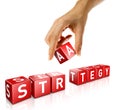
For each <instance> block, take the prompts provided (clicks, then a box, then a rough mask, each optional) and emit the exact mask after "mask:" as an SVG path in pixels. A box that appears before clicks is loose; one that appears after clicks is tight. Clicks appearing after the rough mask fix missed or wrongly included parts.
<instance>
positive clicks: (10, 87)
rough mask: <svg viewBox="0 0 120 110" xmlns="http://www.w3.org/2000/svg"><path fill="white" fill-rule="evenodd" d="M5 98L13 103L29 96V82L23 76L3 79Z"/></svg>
mask: <svg viewBox="0 0 120 110" xmlns="http://www.w3.org/2000/svg"><path fill="white" fill-rule="evenodd" d="M5 87H6V98H7V99H8V100H9V101H10V102H11V103H13V104H15V103H17V102H20V101H23V100H25V99H28V98H30V97H31V82H30V80H29V79H27V78H25V77H24V76H20V77H15V78H11V79H7V80H5Z"/></svg>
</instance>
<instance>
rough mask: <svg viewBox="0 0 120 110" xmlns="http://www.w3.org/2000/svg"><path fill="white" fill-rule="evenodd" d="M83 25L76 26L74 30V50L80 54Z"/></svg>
mask: <svg viewBox="0 0 120 110" xmlns="http://www.w3.org/2000/svg"><path fill="white" fill-rule="evenodd" d="M83 32H84V26H83V27H81V26H77V28H76V30H75V51H76V54H77V55H80V54H81V49H82V40H83Z"/></svg>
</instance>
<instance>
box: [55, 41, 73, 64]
mask: <svg viewBox="0 0 120 110" xmlns="http://www.w3.org/2000/svg"><path fill="white" fill-rule="evenodd" d="M74 55H75V50H74V49H73V47H72V45H71V44H70V43H69V42H67V43H65V44H63V45H62V46H60V47H59V48H58V49H57V50H56V51H55V57H56V58H57V60H58V61H59V63H60V64H61V63H63V62H65V61H67V60H69V59H70V58H72V57H73V56H74Z"/></svg>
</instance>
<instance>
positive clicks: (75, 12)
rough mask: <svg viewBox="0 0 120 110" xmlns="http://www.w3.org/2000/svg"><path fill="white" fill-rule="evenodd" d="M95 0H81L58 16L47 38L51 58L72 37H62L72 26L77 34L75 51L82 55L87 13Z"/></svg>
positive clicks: (72, 29)
mask: <svg viewBox="0 0 120 110" xmlns="http://www.w3.org/2000/svg"><path fill="white" fill-rule="evenodd" d="M91 1H92V3H91ZM93 1H94V2H96V1H97V0H79V1H78V2H77V4H76V5H75V6H74V7H73V8H72V9H71V10H70V11H69V12H67V13H66V14H65V15H63V16H61V17H60V18H58V19H57V20H56V21H55V22H54V23H53V25H52V27H51V29H50V30H49V32H48V34H47V36H46V38H45V41H46V43H47V44H48V46H49V59H50V60H51V59H52V58H53V56H54V52H55V50H56V48H57V47H59V46H60V45H62V43H64V41H65V40H67V39H69V38H70V37H71V36H67V37H65V38H63V37H62V32H63V31H64V30H65V29H66V28H70V29H71V31H72V32H73V33H74V34H75V51H76V54H77V55H80V53H81V48H82V39H83V32H84V28H85V24H86V20H87V15H88V12H89V10H90V9H91V8H92V6H93ZM98 1H100V0H98Z"/></svg>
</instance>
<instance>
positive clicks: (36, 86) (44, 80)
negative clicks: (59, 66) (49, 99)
mask: <svg viewBox="0 0 120 110" xmlns="http://www.w3.org/2000/svg"><path fill="white" fill-rule="evenodd" d="M29 79H30V80H31V86H32V96H33V97H35V98H37V97H40V96H44V95H47V94H50V88H51V85H50V77H49V76H47V75H45V74H38V75H32V76H30V77H29Z"/></svg>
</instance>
